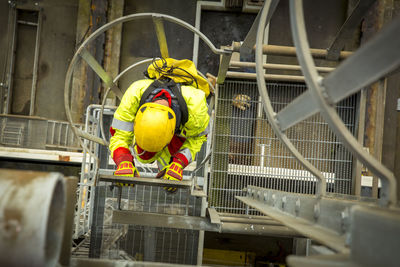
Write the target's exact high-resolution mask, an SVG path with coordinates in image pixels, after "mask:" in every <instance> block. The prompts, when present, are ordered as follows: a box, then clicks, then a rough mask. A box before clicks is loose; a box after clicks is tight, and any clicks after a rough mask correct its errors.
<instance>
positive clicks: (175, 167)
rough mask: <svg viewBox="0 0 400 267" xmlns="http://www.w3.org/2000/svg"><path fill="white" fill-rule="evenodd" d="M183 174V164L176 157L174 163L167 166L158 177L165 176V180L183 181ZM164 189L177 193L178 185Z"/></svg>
mask: <svg viewBox="0 0 400 267" xmlns="http://www.w3.org/2000/svg"><path fill="white" fill-rule="evenodd" d="M182 174H183V164H182V163H181V161H180V160H179V159H177V158H174V159H173V161H172V163H171V164H169V165H167V166H165V167H164V169H162V170H161V171H160V172H159V173H158V174H157V178H161V177H162V178H163V179H164V180H172V181H182V178H183V177H182ZM164 189H165V190H166V191H167V192H168V193H175V192H176V190H177V188H176V187H164Z"/></svg>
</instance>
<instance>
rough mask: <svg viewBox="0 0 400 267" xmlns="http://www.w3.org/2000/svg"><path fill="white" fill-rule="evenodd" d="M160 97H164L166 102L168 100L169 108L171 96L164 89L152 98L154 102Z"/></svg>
mask: <svg viewBox="0 0 400 267" xmlns="http://www.w3.org/2000/svg"><path fill="white" fill-rule="evenodd" d="M162 95H165V97H166V98H167V100H168V105H169V107H171V95H170V94H169V93H168V91H167V90H165V89H162V90H161V91H160V92H159V93H158V94H156V95H155V96H154V97H153V99H152V100H153V101H154V100H156V99H157V98H159V97H161V96H162Z"/></svg>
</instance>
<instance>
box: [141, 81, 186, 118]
mask: <svg viewBox="0 0 400 267" xmlns="http://www.w3.org/2000/svg"><path fill="white" fill-rule="evenodd" d="M165 87H167V88H168V89H170V90H171V91H172V93H173V94H174V95H175V96H176V99H177V100H178V105H179V109H180V110H181V113H182V118H181V124H182V125H185V124H186V122H187V121H188V119H189V111H188V108H187V104H186V101H185V99H184V98H183V96H182V92H181V85H180V84H179V83H175V82H174V81H173V80H169V81H167V82H165V83H163V82H161V81H160V80H155V81H154V82H153V83H152V84H150V85H149V87H147V89H146V90H145V91H144V93H143V95H142V98H141V99H140V103H139V107H140V106H142V105H143V104H144V103H145V102H146V99H147V98H148V97H149V95H150V94H151V92H153V91H154V90H155V89H157V88H165Z"/></svg>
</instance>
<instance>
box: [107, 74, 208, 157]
mask: <svg viewBox="0 0 400 267" xmlns="http://www.w3.org/2000/svg"><path fill="white" fill-rule="evenodd" d="M153 81H154V80H151V79H145V80H139V81H136V82H134V83H133V84H131V86H129V88H128V89H127V90H126V92H125V94H124V96H123V97H122V99H121V103H120V105H119V106H118V108H117V110H116V111H115V113H114V119H113V123H112V125H111V126H112V127H113V128H114V129H115V133H114V135H113V136H112V137H111V139H110V146H109V148H110V150H111V152H112V153H113V152H114V150H115V149H117V148H119V147H125V148H128V149H129V147H130V146H131V145H132V142H133V138H134V134H133V122H134V120H135V115H136V112H137V110H138V109H139V103H140V99H141V97H142V95H143V92H144V91H145V90H146V89H147V87H148V86H149V85H150V84H151V83H152V82H153ZM181 89H182V96H183V98H184V99H185V101H186V104H187V107H188V113H189V116H188V121H187V122H186V124H185V125H181V126H180V134H179V135H181V136H183V137H185V138H186V141H185V142H184V143H183V145H182V147H181V148H180V151H181V150H182V151H183V150H185V148H188V149H189V150H190V153H191V158H188V160H189V163H190V161H192V160H194V159H195V155H196V153H197V152H199V151H200V149H201V146H202V144H203V142H205V141H206V140H207V137H206V135H204V134H205V132H206V131H205V130H206V129H207V126H208V123H209V121H210V117H209V115H208V106H207V102H206V98H205V94H204V92H203V91H201V90H199V89H196V88H194V87H192V86H185V85H182V86H181Z"/></svg>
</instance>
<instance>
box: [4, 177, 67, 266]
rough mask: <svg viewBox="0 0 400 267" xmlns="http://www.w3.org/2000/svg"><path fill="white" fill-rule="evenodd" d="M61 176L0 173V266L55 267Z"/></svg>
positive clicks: (62, 204)
mask: <svg viewBox="0 0 400 267" xmlns="http://www.w3.org/2000/svg"><path fill="white" fill-rule="evenodd" d="M64 197H65V193H64V181H63V178H62V175H61V174H58V173H45V172H33V171H19V170H7V169H3V170H0V251H1V253H0V266H38V267H39V266H56V265H57V261H58V258H59V254H60V248H61V241H62V238H63V230H64V216H65V215H64V209H65V200H64Z"/></svg>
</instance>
